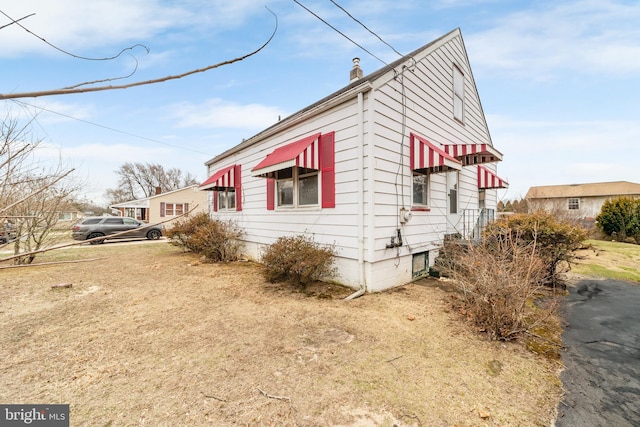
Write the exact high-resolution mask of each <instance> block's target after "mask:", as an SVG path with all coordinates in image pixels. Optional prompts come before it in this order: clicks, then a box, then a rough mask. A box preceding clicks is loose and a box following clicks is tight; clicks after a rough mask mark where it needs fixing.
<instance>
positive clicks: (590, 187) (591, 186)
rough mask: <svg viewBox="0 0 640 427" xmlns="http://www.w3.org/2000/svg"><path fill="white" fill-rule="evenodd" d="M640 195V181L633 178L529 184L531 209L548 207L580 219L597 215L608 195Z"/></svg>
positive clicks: (631, 196)
mask: <svg viewBox="0 0 640 427" xmlns="http://www.w3.org/2000/svg"><path fill="white" fill-rule="evenodd" d="M618 197H629V198H638V197H640V184H636V183H634V182H629V181H613V182H594V183H587V184H566V185H542V186H537V187H531V188H529V191H527V195H526V196H525V199H526V200H527V206H528V207H529V210H530V211H531V210H538V209H542V210H546V211H549V212H553V213H555V214H560V215H563V216H567V217H573V218H576V219H583V218H586V219H589V218H590V219H593V218H595V217H596V216H598V214H599V213H600V210H602V205H603V204H604V202H606V201H607V200H608V199H615V198H618Z"/></svg>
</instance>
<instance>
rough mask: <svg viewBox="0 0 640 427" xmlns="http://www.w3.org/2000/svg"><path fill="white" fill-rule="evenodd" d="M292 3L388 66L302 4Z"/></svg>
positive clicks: (295, 0)
mask: <svg viewBox="0 0 640 427" xmlns="http://www.w3.org/2000/svg"><path fill="white" fill-rule="evenodd" d="M293 1H294V2H296V3H297V4H298V5H299V6H300V7H302V8H303V9H304V10H306V11H307V12H309V13H310V14H312V15H313V16H315V17H316V18H318V19H319V20H320V21H322V22H323V23H324V24H325V25H327V26H328V27H330V28H331V29H332V30H333V31H335V32H337V33H338V34H340V35H341V36H342V37H344V38H345V39H347V40H349V41H350V42H351V43H353V44H355V45H356V46H358V47H359V48H360V49H362V50H364V51H365V52H367V53H368V54H369V55H371V56H373V57H374V58H376V59H377V60H378V61H380V62H382V63H383V64H384V65H389V64H387V63H386V62H384V61H383V60H382V59H380V58H378V57H377V56H375V55H374V54H373V53H371V52H369V51H368V50H367V49H365V48H364V47H362V46H361V45H359V44H358V43H356V42H355V41H353V40H351V39H350V38H349V37H348V36H347V35H346V34H344V33H343V32H341V31H340V30H338V29H337V28H336V27H334V26H333V25H331V24H329V23H328V22H327V21H325V20H324V19H322V18H321V17H320V16H318V15H316V14H315V13H314V12H313V11H311V10H309V8H307V7H306V6H305V5H303V4H302V3H300V2H299V1H298V0H293Z"/></svg>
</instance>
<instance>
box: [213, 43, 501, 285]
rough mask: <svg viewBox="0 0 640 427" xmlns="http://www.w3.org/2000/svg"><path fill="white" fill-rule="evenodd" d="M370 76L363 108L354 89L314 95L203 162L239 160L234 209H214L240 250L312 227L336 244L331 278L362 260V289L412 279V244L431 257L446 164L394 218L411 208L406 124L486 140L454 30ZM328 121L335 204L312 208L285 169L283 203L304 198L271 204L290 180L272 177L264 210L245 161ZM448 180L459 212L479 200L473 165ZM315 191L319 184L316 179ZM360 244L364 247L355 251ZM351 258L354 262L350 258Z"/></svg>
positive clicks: (345, 278)
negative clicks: (333, 96)
mask: <svg viewBox="0 0 640 427" xmlns="http://www.w3.org/2000/svg"><path fill="white" fill-rule="evenodd" d="M454 69H458V71H459V73H460V76H459V77H458V79H459V80H460V77H461V80H462V84H461V88H460V87H458V88H457V89H458V90H457V91H456V90H455V89H456V88H454V86H455V85H454V76H453V72H452V70H454ZM399 70H403V71H402V76H401V78H399V76H398V74H397V72H398V71H399ZM459 83H460V81H458V84H459ZM371 85H372V87H371V88H370V89H365V90H364V92H362V94H361V96H362V101H363V110H362V111H359V104H358V98H357V96H358V95H356V94H353V96H352V97H350V98H348V99H345V100H341V102H339V103H335V104H334V105H332V106H331V107H328V108H324V107H323V105H322V104H321V105H319V106H315V107H314V109H316V108H317V109H318V111H319V112H318V111H316V110H314V109H308V110H305V111H304V112H303V114H300V115H296V114H294V116H292V117H293V119H290V121H289V122H286V123H284V124H282V127H279V125H275V126H274V127H273V128H269V129H267V130H266V131H265V132H264V133H263V134H259V136H258V137H255V138H256V139H255V140H252V139H250V140H248V143H247V144H246V146H240V147H239V148H238V149H237V150H233V151H231V152H229V153H228V154H227V155H225V156H224V157H220V158H218V159H217V162H218V163H212V164H210V165H209V173H210V174H211V173H214V172H215V171H216V170H219V169H220V168H221V167H223V166H224V165H226V164H240V165H242V166H243V168H242V175H243V176H242V202H243V210H242V211H241V212H216V213H215V215H216V217H220V218H222V219H233V220H235V221H236V222H237V223H238V225H239V226H240V227H241V228H242V229H243V230H244V232H245V237H244V239H245V243H246V246H247V248H248V249H247V250H248V251H249V252H250V253H249V255H252V256H254V257H256V258H259V255H260V250H261V248H263V247H264V246H265V245H268V244H270V243H272V242H274V241H275V240H276V239H277V238H278V237H281V236H285V235H295V234H307V235H313V237H314V239H315V240H316V241H319V242H321V243H326V244H335V245H336V247H337V248H338V253H339V257H338V258H339V259H338V262H337V263H338V265H339V266H341V274H342V277H339V278H338V281H341V282H342V283H345V284H347V285H350V286H354V287H357V285H358V283H359V280H360V274H361V272H360V271H361V269H362V271H364V275H365V281H366V282H367V286H368V289H369V290H381V289H384V288H388V287H390V286H396V285H400V284H403V283H406V282H408V281H409V280H411V274H412V270H413V269H414V268H413V267H412V262H413V258H412V256H413V255H414V254H421V253H425V254H426V252H427V251H429V253H430V254H431V253H433V255H434V256H433V257H429V259H430V261H432V259H433V258H435V255H436V253H437V248H438V247H439V246H440V244H441V242H442V238H443V235H444V234H445V233H447V232H449V231H450V230H449V228H448V227H449V222H450V214H449V212H448V208H449V205H448V200H449V191H448V190H449V189H448V186H447V185H448V181H447V174H446V173H432V174H429V175H427V179H428V182H427V185H426V186H427V189H426V192H427V195H428V196H427V197H426V204H427V205H428V208H429V209H424V210H422V211H419V210H418V211H416V212H413V213H412V217H411V218H410V219H409V220H408V221H407V222H406V223H405V224H399V216H398V215H399V210H400V208H403V207H404V208H411V207H412V205H413V204H414V201H415V200H414V191H413V190H414V188H413V186H414V178H413V171H411V168H410V153H409V133H410V132H415V133H417V134H419V135H421V136H422V137H424V138H426V139H427V140H429V141H430V142H432V143H433V144H435V145H438V146H442V145H443V144H491V139H490V137H489V131H488V128H487V124H486V121H485V118H484V114H483V112H482V107H481V105H480V101H479V98H478V94H477V93H476V89H475V83H474V81H473V76H472V74H471V70H470V68H469V65H468V60H467V56H466V51H465V49H464V46H463V44H462V39H461V37H460V36H459V33H457V32H455V31H454V32H452V33H451V35H450V36H449V37H445V38H443V39H442V40H440V41H438V42H437V43H435V44H433V45H432V46H429V47H427V48H425V49H424V50H423V51H420V52H418V53H416V54H415V55H414V57H413V58H412V60H408V61H407V63H406V68H405V69H403V68H402V67H401V66H398V67H396V71H395V72H394V71H393V70H389V71H388V72H387V73H385V74H382V75H380V76H379V77H377V78H376V79H375V80H372V81H371ZM460 90H461V91H462V92H461V93H460ZM455 92H457V93H458V95H462V96H461V97H459V99H460V100H461V101H462V102H463V106H462V110H461V111H462V119H464V126H460V121H458V120H456V119H454V117H453V111H454V109H455V108H454V104H455V103H456V101H455V97H454V93H455ZM403 94H404V96H403ZM403 112H404V113H406V114H404V115H403ZM360 118H361V119H362V122H359V119H360ZM332 131H333V132H335V200H336V205H335V208H332V209H321V208H320V206H319V205H314V204H313V203H311V202H313V198H312V197H311V198H309V199H307V198H306V196H301V195H300V194H299V193H296V192H295V191H293V183H294V181H293V178H292V180H291V181H290V182H291V189H292V190H291V195H290V196H287V197H283V198H282V203H291V204H292V205H293V204H295V203H300V204H301V205H304V206H305V208H304V209H290V208H289V209H286V208H282V209H280V208H279V207H278V194H277V193H279V192H280V191H279V190H278V186H279V185H280V182H282V184H281V185H282V192H283V194H284V192H285V191H284V188H285V186H286V185H289V184H284V182H286V181H279V180H278V181H276V183H275V184H276V185H275V187H276V190H274V191H275V192H276V194H274V196H275V197H274V202H275V203H274V204H275V205H276V206H275V209H274V210H267V195H266V192H267V182H266V180H265V179H264V178H257V177H252V176H251V169H252V168H253V167H254V166H255V165H257V164H258V163H259V162H261V161H262V160H263V159H264V157H265V156H266V155H267V154H269V153H271V152H272V151H273V150H274V149H276V148H278V147H282V146H284V145H286V144H289V143H291V142H294V141H297V140H300V139H301V138H304V137H306V136H308V135H312V134H314V133H317V132H320V133H323V134H324V133H328V132H332ZM359 132H362V134H360V133H359ZM361 155H362V158H360V156H361ZM302 178H305V177H302ZM285 179H286V178H285ZM310 179H315V178H310ZM457 182H458V185H457V188H456V191H457V195H456V196H457V197H456V199H457V206H458V209H457V211H458V216H462V215H461V213H462V212H464V210H465V209H477V208H478V188H477V169H476V168H475V167H464V168H463V170H462V171H460V172H459V174H458V180H457ZM314 185H320V182H318V183H317V184H314ZM305 186H306V183H305ZM361 188H362V189H363V190H362V192H361ZM318 193H319V194H321V192H320V189H318ZM495 194H496V193H495V190H487V191H486V198H485V200H486V201H485V203H486V204H487V208H492V207H493V206H491V205H495V200H496V197H495ZM301 197H302V198H301ZM422 197H423V196H422V195H421V198H422ZM285 199H286V200H285ZM422 201H425V199H424V198H423V199H422ZM307 202H309V204H308V205H307V204H306V203H307ZM359 209H362V211H361V212H363V214H362V215H360V214H359ZM451 227H454V228H455V227H459V224H457V223H454V224H452V225H451ZM398 228H400V229H401V233H402V237H403V240H404V242H405V243H406V244H404V245H403V246H401V247H398V248H393V249H389V248H387V247H386V246H387V244H388V243H389V240H390V238H391V237H393V236H396V233H397V229H398ZM359 233H362V235H361V236H359ZM359 239H362V240H361V241H359ZM362 246H363V247H364V251H363V252H359V250H360V248H361V247H362ZM431 251H434V252H431ZM420 259H422V258H420ZM359 262H361V263H362V264H361V265H358V263H359Z"/></svg>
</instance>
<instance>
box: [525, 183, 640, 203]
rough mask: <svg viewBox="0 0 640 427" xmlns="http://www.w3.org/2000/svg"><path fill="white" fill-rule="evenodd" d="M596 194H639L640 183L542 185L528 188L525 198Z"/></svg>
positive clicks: (596, 195)
mask: <svg viewBox="0 0 640 427" xmlns="http://www.w3.org/2000/svg"><path fill="white" fill-rule="evenodd" d="M598 196H600V197H608V196H613V197H615V196H640V184H636V183H634V182H629V181H613V182H595V183H591V184H569V185H543V186H538V187H531V188H529V191H527V195H526V196H525V199H553V198H562V197H598Z"/></svg>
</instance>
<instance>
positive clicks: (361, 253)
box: [345, 92, 367, 301]
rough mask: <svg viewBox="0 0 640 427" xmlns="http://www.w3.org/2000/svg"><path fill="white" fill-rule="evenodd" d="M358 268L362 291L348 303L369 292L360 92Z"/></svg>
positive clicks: (353, 295)
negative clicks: (365, 260) (365, 252)
mask: <svg viewBox="0 0 640 427" xmlns="http://www.w3.org/2000/svg"><path fill="white" fill-rule="evenodd" d="M358 146H359V148H360V149H359V150H358V170H359V171H360V173H359V174H358V268H359V270H360V289H358V290H357V291H356V292H354V293H353V294H351V295H349V296H348V297H346V298H345V300H346V301H348V300H352V299H354V298H358V297H360V296H362V295H364V294H365V293H366V292H367V283H366V280H367V279H366V274H365V263H364V251H365V247H364V194H365V192H364V173H365V172H364V95H363V94H362V92H358Z"/></svg>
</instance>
